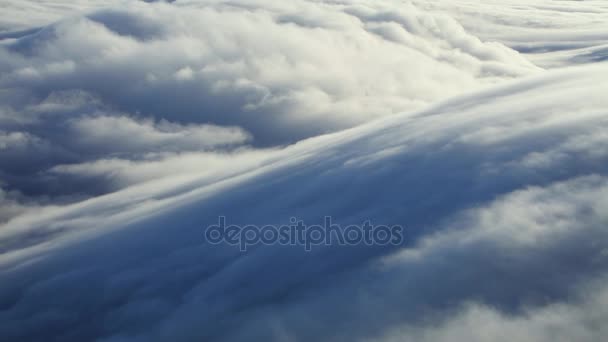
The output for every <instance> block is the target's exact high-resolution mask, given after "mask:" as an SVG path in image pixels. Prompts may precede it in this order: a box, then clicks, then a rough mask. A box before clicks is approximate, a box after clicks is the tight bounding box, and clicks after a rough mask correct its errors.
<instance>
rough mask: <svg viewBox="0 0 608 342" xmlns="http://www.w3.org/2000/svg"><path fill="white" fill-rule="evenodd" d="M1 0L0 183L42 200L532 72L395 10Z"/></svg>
mask: <svg viewBox="0 0 608 342" xmlns="http://www.w3.org/2000/svg"><path fill="white" fill-rule="evenodd" d="M0 3H1V4H2V7H3V15H1V16H0V27H1V28H0V30H1V31H0V177H2V180H3V182H4V184H5V187H6V189H7V191H18V192H20V193H21V194H22V195H24V196H26V197H30V198H31V199H34V200H38V201H41V202H43V201H46V199H48V198H51V199H53V198H54V199H56V200H57V201H59V202H60V203H65V202H76V201H79V200H82V199H84V198H90V197H93V196H98V195H102V194H107V193H109V192H111V191H114V190H117V189H119V188H120V186H127V185H132V184H135V183H141V182H144V181H148V180H150V179H151V178H150V177H152V178H158V177H160V176H157V175H158V172H157V171H150V172H151V173H150V174H149V175H150V176H145V177H142V178H141V180H136V179H135V178H136V177H134V176H132V174H133V172H131V171H127V170H129V169H133V170H135V169H137V170H139V169H140V167H139V166H140V165H147V166H145V168H152V169H155V168H156V166H154V165H160V164H163V165H169V164H170V162H171V161H174V160H182V159H183V160H191V158H192V156H191V152H197V151H198V152H202V153H201V154H200V156H198V157H196V158H199V159H200V160H207V159H208V158H209V156H211V155H214V154H215V155H217V154H221V153H226V152H231V151H233V150H235V149H241V148H242V147H243V146H246V145H252V146H255V147H276V146H280V145H285V144H289V143H294V142H296V141H299V140H301V139H304V138H309V137H312V136H315V135H318V134H322V133H328V132H333V131H337V130H340V129H344V128H348V127H353V126H355V125H357V124H361V123H364V122H367V121H370V120H372V119H376V118H379V117H383V116H387V115H392V114H395V113H400V112H406V111H411V110H415V109H419V108H422V107H423V106H426V105H428V104H430V103H433V102H434V101H436V100H439V99H443V98H447V97H449V96H452V95H455V94H459V93H462V92H466V91H472V90H474V89H478V88H480V87H482V86H485V85H488V84H494V83H497V82H499V81H503V80H510V79H513V78H517V77H520V76H526V75H529V74H534V73H537V72H539V71H541V69H540V68H538V67H536V66H535V65H533V64H532V63H530V62H529V61H527V60H526V59H525V58H524V57H523V56H522V55H520V54H519V53H518V52H516V51H515V50H512V49H510V48H508V47H506V46H504V45H502V44H500V43H496V42H488V41H482V40H480V39H478V38H477V37H475V36H473V35H471V34H469V33H468V32H467V30H465V29H464V28H463V26H462V25H461V24H460V23H459V22H458V21H456V20H455V19H454V18H453V17H451V16H450V15H448V14H445V13H438V12H429V11H424V10H422V9H421V7H420V6H419V5H416V4H413V3H410V2H407V3H405V2H404V3H403V4H400V5H399V6H398V7H395V5H394V3H392V2H387V1H382V2H375V1H374V2H370V1H352V2H344V3H339V2H318V1H306V0H296V1H290V2H284V1H274V0H239V1H230V2H226V1H212V0H204V1H199V0H197V1H175V2H165V1H155V2H152V1H148V2H144V1H124V0H116V1H112V0H108V1H103V0H100V1H76V2H67V1H53V2H51V1H36V2H33V1H21V0H19V1H12V0H3V1H1V2H0ZM196 158H195V159H196ZM212 158H216V157H212ZM231 159H232V157H231V156H228V157H227V158H226V160H231ZM186 163H188V162H186ZM205 164H208V163H205ZM189 165H190V164H189ZM218 165H224V164H222V163H219V164H218ZM113 167H115V168H116V169H114V170H112V168H113ZM165 168H166V169H174V168H173V167H169V166H165ZM123 171H124V172H123Z"/></svg>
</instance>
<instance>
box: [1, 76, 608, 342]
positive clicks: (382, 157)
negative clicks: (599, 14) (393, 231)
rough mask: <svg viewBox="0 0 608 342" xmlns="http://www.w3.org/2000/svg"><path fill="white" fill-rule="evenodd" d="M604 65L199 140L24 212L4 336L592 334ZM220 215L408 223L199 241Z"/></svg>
mask: <svg viewBox="0 0 608 342" xmlns="http://www.w3.org/2000/svg"><path fill="white" fill-rule="evenodd" d="M607 75H608V69H607V67H606V65H597V66H586V67H581V68H574V69H569V70H565V71H560V72H550V73H546V74H543V75H540V76H538V77H534V78H531V79H526V80H523V81H517V82H514V83H510V84H508V85H503V86H499V87H493V88H490V89H486V90H484V91H482V92H478V93H475V94H470V95H466V96H460V97H456V98H452V99H450V100H446V101H443V102H441V103H437V104H436V105H434V106H432V107H430V108H427V109H425V110H423V111H418V112H415V113H409V114H403V115H397V116H391V117H389V118H384V119H381V120H377V121H374V122H371V123H368V124H365V125H361V126H358V127H356V128H352V129H349V130H345V131H342V132H338V133H333V134H329V135H325V136H320V137H315V138H311V139H308V140H305V141H301V142H298V143H297V144H294V145H292V146H288V147H285V148H278V149H273V150H266V151H259V150H236V151H233V152H232V154H221V155H222V157H221V158H224V157H226V156H229V155H231V156H232V158H233V159H232V160H230V161H227V162H226V164H225V167H222V166H218V167H219V169H218V171H217V172H211V173H209V174H202V175H199V174H197V173H196V172H193V169H194V168H196V167H195V165H196V163H197V162H198V161H196V158H200V157H199V156H194V155H193V159H191V160H190V161H186V160H185V159H184V160H182V161H180V160H177V159H176V160H174V161H172V162H171V163H167V164H165V165H172V167H173V169H168V170H167V172H166V175H170V174H173V176H172V177H156V176H155V177H152V178H151V179H150V180H149V181H146V182H142V183H136V184H133V185H131V186H129V187H126V188H121V189H120V190H117V191H115V192H112V193H110V194H107V195H104V196H99V197H96V198H92V199H89V200H86V201H82V202H79V203H74V204H69V205H62V206H58V205H55V206H52V207H51V206H47V207H43V208H38V209H37V210H36V212H35V214H27V213H26V214H24V215H20V216H17V217H15V218H13V219H12V220H10V221H9V222H7V223H5V224H4V225H3V226H2V229H0V234H1V235H0V241H1V242H2V243H1V245H0V248H2V251H3V254H2V255H1V256H0V272H1V276H2V278H3V280H4V281H3V282H2V283H1V284H0V308H1V311H0V319H1V320H2V321H3V322H8V324H5V325H2V326H1V327H0V329H1V330H0V334H1V335H2V336H8V338H10V339H18V340H24V341H27V340H39V339H40V338H42V337H44V338H46V339H51V340H52V339H56V340H100V341H163V340H175V341H196V340H214V341H241V340H243V341H245V340H252V339H253V340H277V341H284V340H290V339H291V340H332V341H353V340H361V341H363V340H370V339H389V340H390V339H392V338H397V339H400V338H401V339H405V340H407V339H408V338H410V339H416V338H417V337H419V338H420V339H422V340H424V339H426V340H435V339H438V340H441V339H442V338H443V339H445V338H447V336H449V335H448V334H455V335H454V336H455V337H459V338H462V339H466V338H471V339H473V340H475V339H477V340H480V339H483V338H484V336H490V337H491V336H495V335H498V334H505V335H506V336H517V337H521V338H522V339H523V340H526V339H527V340H533V339H536V338H538V339H540V340H541V341H542V339H543V338H549V337H551V332H550V331H548V329H549V328H548V327H556V329H558V331H566V330H567V331H568V333H569V334H570V335H566V337H572V338H580V339H582V340H585V339H587V340H594V339H595V337H597V336H602V335H603V333H604V331H603V330H602V329H603V326H605V324H604V323H605V321H606V319H608V317H606V312H605V310H603V309H602V307H601V306H600V304H601V303H603V301H604V299H605V286H604V285H603V284H604V282H602V280H603V279H605V277H606V276H608V274H607V272H608V254H607V252H606V251H607V250H608V236H607V234H608V230H606V227H608V226H607V225H606V222H607V220H608V217H607V216H606V213H607V212H608V207H607V205H608V169H607V165H608V160H607V158H608V156H607V155H606V154H605V153H602V149H601V146H604V145H605V143H606V135H605V134H602V133H601V131H600V130H598V128H600V127H603V126H605V123H606V121H607V120H608V111H607V108H608V103H607V101H608V98H606V96H605V95H604V94H605V93H606V89H605V87H604V86H603V83H602V82H601V81H602V80H604V79H605V78H606V76H607ZM556 154H557V155H559V156H560V157H559V158H554V157H553V156H554V155H556ZM531 156H534V157H531ZM182 157H185V156H182ZM530 158H537V159H538V160H545V161H546V162H543V163H529V162H526V160H528V159H530ZM114 162H116V161H114ZM130 162H134V161H130ZM137 163H139V161H137ZM162 163H163V162H162V161H160V162H159V164H158V165H159V167H158V168H157V169H158V170H161V171H162V166H160V165H162ZM181 163H183V164H181ZM188 163H190V164H188ZM211 164H214V165H219V164H216V163H215V162H213V163H211ZM180 165H183V166H184V167H183V168H182V169H183V170H182V171H181V172H180V171H178V172H176V171H175V170H179V169H180ZM539 165H540V166H542V167H539ZM96 167H98V168H99V169H103V168H102V167H100V166H96ZM137 167H141V169H140V170H141V174H142V175H144V174H145V172H146V166H145V165H144V164H142V165H138V166H137ZM137 167H134V168H128V171H133V172H138V171H137ZM90 168H91V169H93V168H94V167H93V166H92V165H90ZM107 169H108V170H113V169H120V167H108V168H107ZM186 169H188V170H186ZM224 170H230V174H225V173H224V172H225V171H224ZM219 215H227V216H228V220H229V222H231V223H235V224H271V223H272V224H281V223H287V222H289V219H290V217H291V216H296V217H298V218H301V219H303V220H305V222H307V223H314V222H319V221H320V220H322V218H323V216H325V215H331V216H333V218H334V222H336V223H340V224H343V225H346V224H352V223H357V224H360V223H362V222H363V221H365V220H368V219H370V220H372V221H373V222H374V223H388V224H401V225H404V226H405V227H407V229H406V233H407V234H406V241H405V242H404V244H403V245H402V246H396V247H393V248H386V247H381V246H363V245H361V246H351V247H344V246H336V245H332V246H318V247H316V248H314V249H313V251H312V252H305V251H304V249H303V248H301V246H261V245H260V246H257V247H255V248H252V249H251V250H250V251H249V252H248V253H240V252H239V251H238V248H236V249H235V248H234V247H232V246H228V245H211V244H208V243H206V242H205V241H204V237H203V234H202V233H203V227H205V226H206V225H209V224H213V223H216V222H217V217H218V216H219ZM82 284H87V285H88V286H82ZM597 284H599V285H597ZM477 318H479V319H480V320H481V321H480V322H479V323H485V325H484V326H483V327H482V326H479V325H475V324H474V323H475V322H472V320H473V319H477ZM460 324H464V327H470V328H471V329H473V330H472V331H470V332H469V331H464V330H463V329H464V328H461V329H460V330H458V327H459V326H461V325H460ZM467 324H468V325H467ZM580 324H582V326H581V325H580ZM574 326H576V328H574V329H571V327H574ZM461 327H462V326H461ZM416 340H417V339H416Z"/></svg>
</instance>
